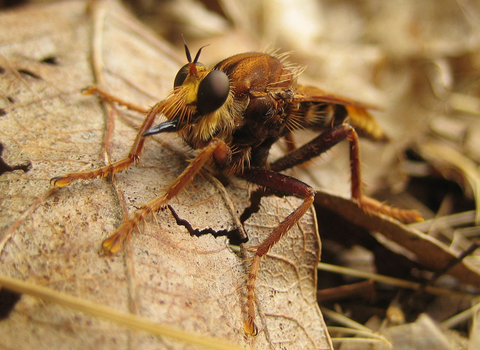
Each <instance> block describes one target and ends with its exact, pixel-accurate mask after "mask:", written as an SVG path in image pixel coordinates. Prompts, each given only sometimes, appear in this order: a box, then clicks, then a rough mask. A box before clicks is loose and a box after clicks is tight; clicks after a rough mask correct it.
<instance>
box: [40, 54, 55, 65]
mask: <svg viewBox="0 0 480 350" xmlns="http://www.w3.org/2000/svg"><path fill="white" fill-rule="evenodd" d="M40 62H41V63H46V64H51V65H57V64H58V58H57V57H55V56H49V57H45V58H44V59H43V60H41V61H40Z"/></svg>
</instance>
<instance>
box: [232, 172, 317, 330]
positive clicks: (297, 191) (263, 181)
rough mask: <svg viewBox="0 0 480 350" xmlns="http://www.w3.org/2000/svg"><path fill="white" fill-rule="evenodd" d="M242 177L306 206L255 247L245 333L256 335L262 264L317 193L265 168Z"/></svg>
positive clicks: (298, 209)
mask: <svg viewBox="0 0 480 350" xmlns="http://www.w3.org/2000/svg"><path fill="white" fill-rule="evenodd" d="M241 177H243V178H244V179H245V180H247V181H249V182H251V183H254V184H257V185H260V186H262V187H266V188H267V189H268V190H271V191H272V192H273V193H275V194H276V195H279V196H284V195H293V196H296V197H299V198H301V199H303V203H302V204H301V205H300V206H299V207H298V208H297V209H295V210H294V211H293V212H292V213H291V214H290V215H288V216H287V217H286V218H285V220H283V221H282V222H281V223H280V225H278V226H277V228H276V229H275V230H274V231H273V232H272V233H271V234H270V235H269V236H268V238H267V239H265V241H263V242H262V243H261V244H260V245H259V246H258V247H256V251H255V254H254V256H253V260H252V265H251V266H250V270H249V273H248V280H247V292H246V298H247V301H246V304H245V321H244V330H245V333H247V334H251V335H257V334H258V327H257V325H256V324H255V282H256V279H257V276H258V271H259V269H260V262H261V260H262V258H263V257H264V256H265V254H267V253H268V251H269V250H270V248H272V247H273V246H274V245H275V243H277V242H278V241H279V240H280V239H281V238H282V237H283V235H285V234H286V233H287V232H288V231H289V230H290V229H291V228H292V227H293V226H294V225H295V224H296V223H297V222H298V220H300V218H301V217H302V216H303V215H304V214H305V212H306V211H307V210H308V209H309V208H310V206H311V205H312V203H313V199H314V197H315V190H314V189H313V188H311V187H310V186H309V185H307V184H305V183H303V182H302V181H300V180H297V179H295V178H292V177H289V176H287V175H283V174H280V173H276V172H273V171H270V170H265V169H259V168H250V169H246V170H244V172H243V174H241Z"/></svg>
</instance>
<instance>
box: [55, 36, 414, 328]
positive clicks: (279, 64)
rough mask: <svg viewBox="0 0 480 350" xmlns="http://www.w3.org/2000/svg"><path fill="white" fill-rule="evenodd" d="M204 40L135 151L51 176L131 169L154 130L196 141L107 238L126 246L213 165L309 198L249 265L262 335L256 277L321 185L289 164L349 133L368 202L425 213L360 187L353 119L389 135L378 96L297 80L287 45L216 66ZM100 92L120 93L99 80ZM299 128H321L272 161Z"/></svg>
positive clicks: (355, 194)
mask: <svg viewBox="0 0 480 350" xmlns="http://www.w3.org/2000/svg"><path fill="white" fill-rule="evenodd" d="M201 50H202V48H200V49H199V50H198V52H197V54H196V56H195V58H194V59H193V60H192V58H191V55H190V52H189V50H188V47H187V45H186V44H185V53H186V56H187V60H188V63H187V64H185V65H184V66H183V67H182V68H181V69H180V70H179V71H178V73H177V75H176V77H175V80H174V84H173V90H172V91H171V92H170V94H169V95H168V96H167V98H166V99H165V100H163V101H161V102H159V103H157V104H156V105H154V106H153V107H152V108H151V109H150V110H149V112H148V113H147V116H146V118H145V120H144V122H143V124H142V126H141V128H140V131H139V133H138V135H137V137H136V139H135V141H134V143H133V146H132V148H131V150H130V153H129V154H128V156H126V157H125V158H123V159H120V160H118V161H116V162H114V163H112V164H110V165H107V166H104V167H101V168H99V169H96V170H92V171H86V172H76V173H70V174H66V175H64V176H60V177H55V178H53V179H52V183H53V184H54V185H55V186H59V187H62V186H66V185H68V184H70V183H71V182H72V181H74V180H78V179H92V178H95V177H106V176H107V175H108V174H110V173H112V174H115V173H116V172H118V171H121V170H124V169H127V168H128V167H129V166H130V165H132V164H133V163H136V162H137V161H138V159H139V157H140V155H141V153H142V150H143V146H144V142H145V137H146V136H149V135H154V134H160V133H176V134H177V135H178V136H180V137H181V138H182V139H183V140H184V141H185V142H186V144H188V145H189V146H190V147H191V148H192V149H195V150H198V153H197V155H196V157H195V158H194V159H193V160H192V161H191V162H190V164H189V165H188V166H187V168H186V169H185V170H184V171H183V173H182V174H181V175H180V176H179V177H178V178H177V179H176V180H175V181H174V182H173V183H172V184H171V185H170V186H169V187H168V188H167V189H166V190H165V192H164V194H163V195H162V196H160V197H158V198H155V199H153V200H151V201H150V202H148V203H146V204H145V205H144V206H143V207H142V208H141V209H139V210H138V211H137V212H136V213H135V214H134V215H133V217H132V218H130V219H128V220H127V221H125V222H124V223H123V224H122V225H121V226H120V227H119V228H118V229H117V230H116V231H114V232H113V234H112V235H111V236H110V237H109V238H107V239H106V240H105V241H104V242H103V248H104V249H105V250H106V251H108V252H111V253H115V252H117V251H118V250H119V249H120V247H121V244H122V242H123V241H124V240H125V239H126V237H128V236H129V235H130V234H131V233H132V232H133V231H134V229H136V228H137V227H138V226H139V225H140V223H141V222H143V221H144V220H145V219H146V217H147V216H148V215H150V214H152V213H155V212H157V211H159V210H160V209H162V208H164V207H165V206H166V205H167V203H168V202H169V200H171V199H172V198H174V197H175V196H177V194H178V193H179V192H180V191H181V190H182V189H184V188H185V186H187V185H188V184H189V183H190V182H191V181H192V179H193V177H194V176H195V174H197V173H198V172H199V171H200V169H201V168H202V167H203V166H204V165H208V166H210V167H211V168H213V169H215V170H216V171H218V172H221V173H224V174H226V175H229V176H230V175H236V176H239V177H241V178H243V179H245V180H247V181H248V182H250V183H253V184H256V185H259V186H261V187H263V188H265V189H266V190H268V191H270V192H272V193H274V194H276V195H280V196H283V195H292V196H296V197H299V198H301V199H302V200H303V203H302V204H301V205H300V206H299V207H298V208H296V209H295V210H294V211H293V212H292V213H291V214H290V215H289V216H287V217H286V218H285V219H284V220H283V222H281V223H280V224H279V225H278V227H277V228H276V229H275V230H274V231H273V232H272V233H271V234H270V235H269V237H268V238H267V239H266V240H265V241H264V242H263V243H261V244H260V245H259V246H258V247H257V248H256V252H255V254H254V257H253V260H252V263H251V266H250V269H249V274H248V280H247V284H246V302H245V305H244V313H245V320H244V330H245V332H246V333H247V334H252V335H256V334H257V333H258V328H257V326H256V324H255V315H256V312H255V281H256V278H257V275H258V271H259V268H260V262H261V259H262V257H264V256H265V254H266V253H267V252H268V251H269V249H270V248H271V247H272V246H273V245H275V243H276V242H278V241H279V240H280V239H281V238H282V236H283V235H285V233H287V232H288V231H289V230H290V228H291V227H292V226H294V225H295V224H296V223H297V222H298V220H299V219H300V218H301V217H302V216H303V215H304V214H305V212H306V211H307V210H308V209H309V208H310V206H311V205H312V203H313V200H314V196H315V190H314V189H313V188H312V187H310V186H309V185H307V184H305V183H304V182H302V181H300V180H297V179H295V178H293V177H289V176H286V175H284V174H281V173H280V172H281V171H283V170H285V169H289V168H292V167H294V166H296V165H299V164H302V163H304V162H306V161H308V160H310V159H311V158H313V157H316V156H318V155H319V154H321V153H322V152H325V151H326V150H328V149H330V148H331V147H333V146H334V145H335V144H337V143H338V142H340V141H342V140H345V139H347V140H348V142H349V144H350V160H351V191H352V201H354V202H355V203H356V204H357V205H359V206H360V207H362V208H363V209H365V210H368V211H371V212H375V211H376V212H384V213H387V214H388V215H390V216H392V215H393V216H397V217H400V218H401V219H404V220H407V221H410V220H417V219H419V216H418V214H416V213H412V212H403V211H401V212H399V211H392V210H391V208H390V207H388V206H385V205H376V204H372V203H371V202H367V201H365V200H364V197H362V195H361V179H360V162H359V151H358V138H357V133H356V131H355V129H354V126H356V127H357V128H359V130H360V131H361V132H362V133H364V134H367V135H369V136H370V137H372V138H374V139H381V138H383V137H384V136H383V132H382V131H381V129H380V127H379V126H378V125H377V124H376V122H375V121H374V120H373V118H372V117H371V116H370V114H369V113H368V111H367V110H369V109H370V108H371V106H369V105H366V104H362V103H359V102H356V101H353V100H350V99H348V98H345V97H341V96H338V95H333V94H329V93H326V92H325V91H323V90H321V89H319V88H315V87H308V86H301V85H298V84H297V82H296V80H297V77H298V75H299V74H300V73H301V72H302V69H300V68H298V67H296V66H294V65H291V64H288V63H287V62H286V56H285V55H278V54H266V53H254V52H250V53H242V54H238V55H235V56H232V57H230V58H227V59H225V60H223V61H221V62H219V63H218V64H216V65H215V66H214V67H213V68H212V69H207V68H206V67H205V66H204V65H203V64H202V63H200V62H199V61H198V59H199V56H200V53H201ZM94 90H95V89H94ZM96 92H98V93H99V94H100V95H103V96H104V97H105V98H107V99H109V100H114V99H113V98H112V97H111V96H108V94H107V93H105V92H102V91H101V90H99V89H96ZM157 115H163V116H165V117H166V121H164V122H162V123H160V124H158V125H156V126H153V123H154V120H155V117H156V116H157ZM347 121H349V122H347ZM299 129H313V130H318V131H322V133H321V134H319V135H318V136H317V137H315V138H314V139H313V140H311V141H310V142H308V143H306V144H305V145H303V146H301V147H299V148H296V149H295V148H294V147H291V148H292V149H291V151H290V152H289V153H287V154H286V155H284V156H283V157H281V158H280V159H278V160H276V161H274V162H273V163H268V162H267V157H268V154H269V151H270V148H271V146H272V145H273V144H274V143H275V142H276V141H277V140H279V139H280V138H287V139H288V138H290V136H291V133H292V132H294V131H296V130H299Z"/></svg>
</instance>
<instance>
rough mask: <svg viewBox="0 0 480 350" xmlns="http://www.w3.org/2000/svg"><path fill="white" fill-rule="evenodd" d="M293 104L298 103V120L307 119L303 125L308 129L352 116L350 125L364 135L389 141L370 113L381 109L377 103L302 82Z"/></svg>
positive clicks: (334, 122)
mask: <svg viewBox="0 0 480 350" xmlns="http://www.w3.org/2000/svg"><path fill="white" fill-rule="evenodd" d="M293 103H294V104H297V105H298V110H297V111H296V114H297V116H298V118H297V122H299V119H302V118H304V123H301V124H303V125H304V126H305V127H306V128H315V127H317V128H322V127H323V128H325V127H328V126H333V125H337V124H340V123H342V122H343V121H344V120H345V119H346V118H347V117H348V118H349V119H350V121H349V123H350V125H352V126H353V127H355V129H356V130H357V132H359V133H360V134H361V135H362V136H365V137H367V138H370V139H372V140H374V141H386V140H388V137H387V135H386V134H385V132H384V131H383V129H382V127H381V126H380V125H379V124H378V123H377V121H376V120H375V119H374V118H373V116H372V115H371V114H370V113H369V110H380V108H378V107H377V106H374V105H370V104H366V103H363V102H358V101H355V100H352V99H350V98H348V97H344V96H341V95H336V94H332V93H329V92H326V91H325V90H322V89H320V88H317V87H313V86H302V85H298V90H297V94H296V95H295V97H294V101H293Z"/></svg>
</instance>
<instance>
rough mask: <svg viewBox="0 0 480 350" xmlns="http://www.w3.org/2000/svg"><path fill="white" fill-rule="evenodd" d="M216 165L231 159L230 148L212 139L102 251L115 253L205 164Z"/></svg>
mask: <svg viewBox="0 0 480 350" xmlns="http://www.w3.org/2000/svg"><path fill="white" fill-rule="evenodd" d="M212 157H213V158H214V159H215V161H217V162H218V163H222V162H223V163H224V162H227V161H228V159H230V157H231V151H230V148H229V147H228V146H227V145H226V144H225V143H224V142H223V141H221V140H217V139H213V140H212V141H210V143H209V144H208V145H207V146H206V147H205V148H203V149H202V150H201V151H200V153H199V154H198V155H197V156H196V157H195V158H194V159H193V160H192V161H191V162H190V164H189V165H188V166H187V168H185V170H184V171H183V172H182V173H181V174H180V176H179V177H178V178H177V179H176V180H175V181H174V182H173V183H172V184H171V185H170V186H168V188H167V189H166V190H165V194H163V195H162V196H160V197H157V198H155V199H152V200H151V201H150V202H148V203H147V204H145V205H144V206H142V207H141V208H140V209H139V210H137V211H136V212H135V214H134V215H133V217H132V218H131V219H129V220H127V221H125V222H124V223H123V224H122V225H121V226H120V227H119V228H118V229H116V230H115V231H114V232H113V233H112V234H111V235H110V237H108V238H107V239H106V240H105V241H103V243H102V246H103V249H104V250H105V251H106V252H108V253H116V252H117V251H118V250H119V249H120V247H121V246H122V243H123V242H124V241H125V239H126V238H127V237H128V236H129V235H130V234H131V233H132V232H133V230H134V229H135V228H136V227H138V225H139V224H140V223H142V222H144V221H145V220H146V218H147V216H148V215H149V214H153V213H155V212H158V211H159V210H160V209H162V208H163V207H165V206H166V205H167V203H168V201H169V200H170V199H172V198H174V197H176V196H177V195H178V193H179V192H180V191H181V190H182V189H184V188H185V186H187V185H188V184H189V183H190V182H191V181H192V179H193V177H194V176H195V175H196V174H197V173H198V172H199V171H200V169H201V168H202V167H203V165H204V164H205V162H207V161H208V160H210V159H212Z"/></svg>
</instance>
